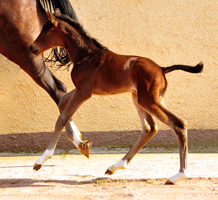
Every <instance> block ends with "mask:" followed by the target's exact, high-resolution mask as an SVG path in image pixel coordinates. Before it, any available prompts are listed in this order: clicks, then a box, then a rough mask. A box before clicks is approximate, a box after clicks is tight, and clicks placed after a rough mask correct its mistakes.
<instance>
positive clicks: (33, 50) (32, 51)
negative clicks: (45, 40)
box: [29, 45, 38, 55]
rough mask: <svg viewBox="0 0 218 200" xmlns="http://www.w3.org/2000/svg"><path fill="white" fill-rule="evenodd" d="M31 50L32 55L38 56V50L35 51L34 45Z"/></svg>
mask: <svg viewBox="0 0 218 200" xmlns="http://www.w3.org/2000/svg"><path fill="white" fill-rule="evenodd" d="M29 49H30V51H31V53H33V54H35V55H37V52H38V49H34V47H33V45H31V46H30V48H29Z"/></svg>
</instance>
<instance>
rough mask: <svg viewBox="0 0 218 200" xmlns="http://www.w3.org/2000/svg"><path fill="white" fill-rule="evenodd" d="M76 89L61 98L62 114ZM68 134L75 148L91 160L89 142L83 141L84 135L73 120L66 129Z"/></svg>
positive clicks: (60, 108) (60, 107)
mask: <svg viewBox="0 0 218 200" xmlns="http://www.w3.org/2000/svg"><path fill="white" fill-rule="evenodd" d="M75 91H76V90H75V89H74V90H73V91H71V92H69V93H68V94H65V95H64V96H62V97H61V99H60V102H59V104H58V107H59V110H60V113H61V112H62V111H63V110H64V108H65V107H66V105H67V104H68V102H69V100H70V98H72V96H73V95H74V93H75ZM65 129H66V133H67V138H68V139H69V140H70V141H71V142H72V143H73V144H74V145H75V147H76V148H77V149H78V150H79V151H80V152H81V153H82V154H83V155H85V156H86V157H87V158H89V151H90V150H89V141H87V140H84V141H82V134H81V133H80V131H79V130H78V129H77V127H76V125H75V124H74V123H73V121H72V120H70V121H69V122H68V123H67V125H66V127H65Z"/></svg>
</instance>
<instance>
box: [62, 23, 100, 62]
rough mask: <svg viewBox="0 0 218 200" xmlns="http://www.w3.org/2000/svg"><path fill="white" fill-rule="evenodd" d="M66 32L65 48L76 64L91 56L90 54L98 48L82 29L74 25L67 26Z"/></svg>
mask: <svg viewBox="0 0 218 200" xmlns="http://www.w3.org/2000/svg"><path fill="white" fill-rule="evenodd" d="M64 32H65V35H66V36H67V37H66V42H65V43H66V44H65V45H66V47H65V48H66V49H67V51H68V53H69V55H70V58H71V60H72V62H73V63H74V64H75V63H77V62H80V61H81V60H83V59H84V58H86V57H88V56H90V54H92V53H93V52H94V51H95V50H97V47H96V46H95V45H94V44H93V42H92V41H91V40H89V39H88V38H86V37H85V36H84V35H82V34H80V31H79V30H77V29H75V28H74V27H72V26H66V27H65V30H64Z"/></svg>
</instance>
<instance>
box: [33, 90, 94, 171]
mask: <svg viewBox="0 0 218 200" xmlns="http://www.w3.org/2000/svg"><path fill="white" fill-rule="evenodd" d="M90 97H91V93H90V92H88V91H87V92H85V91H83V90H76V91H75V92H73V93H71V96H70V100H69V101H68V104H67V105H66V107H65V108H64V109H63V111H62V112H61V114H60V115H59V117H58V120H57V122H56V125H55V131H54V134H53V137H52V139H51V141H50V143H49V145H48V147H47V149H46V151H45V152H44V154H43V155H42V156H41V157H40V158H39V159H38V160H37V161H36V163H35V165H34V170H36V171H37V170H39V169H40V168H41V167H42V165H43V163H44V162H45V161H46V160H48V159H49V158H51V157H52V156H53V154H54V151H55V148H56V145H57V142H58V140H59V138H60V135H61V131H62V130H63V128H64V127H65V126H66V125H67V123H69V120H70V118H71V116H72V115H73V114H74V113H75V112H76V110H77V109H78V108H79V107H80V106H81V105H82V103H83V102H84V101H86V100H87V99H88V98H90Z"/></svg>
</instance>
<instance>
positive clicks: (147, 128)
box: [105, 93, 158, 175]
mask: <svg viewBox="0 0 218 200" xmlns="http://www.w3.org/2000/svg"><path fill="white" fill-rule="evenodd" d="M132 97H133V103H134V105H135V107H136V109H137V111H138V114H139V117H140V120H141V124H142V132H141V136H140V137H139V138H138V140H137V142H136V143H135V144H134V146H133V147H132V148H131V150H130V151H129V152H128V153H127V154H126V155H125V156H124V157H123V158H122V159H121V160H120V161H119V162H118V163H116V164H115V165H112V166H110V167H109V168H108V169H107V171H106V172H105V174H109V175H111V174H113V173H114V172H115V171H117V170H119V169H125V168H126V167H127V165H128V164H129V162H130V161H131V160H132V158H133V157H134V156H135V155H136V154H137V152H138V151H139V150H140V149H141V148H142V147H143V146H144V145H145V144H146V143H147V142H148V141H149V140H150V139H151V138H152V137H153V136H154V135H155V134H156V133H157V131H158V129H157V126H156V124H155V121H154V119H153V117H152V116H151V115H149V114H148V113H146V112H145V110H144V109H143V108H142V107H141V106H140V105H139V104H138V102H137V99H138V97H137V94H136V93H132Z"/></svg>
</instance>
